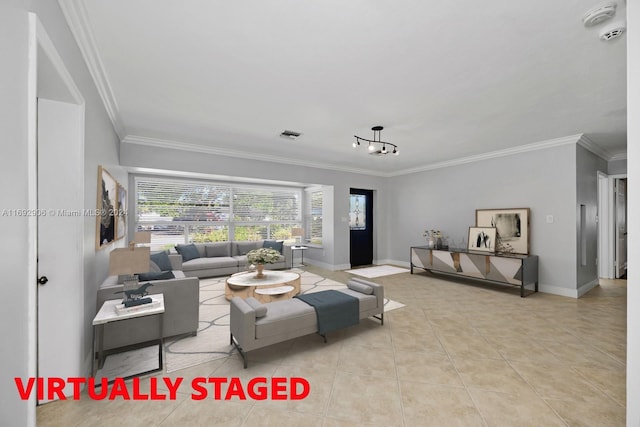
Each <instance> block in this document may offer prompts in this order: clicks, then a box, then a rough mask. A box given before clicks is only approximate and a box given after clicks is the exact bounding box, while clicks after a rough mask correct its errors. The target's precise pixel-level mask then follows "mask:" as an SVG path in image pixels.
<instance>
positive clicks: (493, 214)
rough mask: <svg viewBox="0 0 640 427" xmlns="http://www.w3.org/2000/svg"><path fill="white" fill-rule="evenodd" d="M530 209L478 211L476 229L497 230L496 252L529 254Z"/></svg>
mask: <svg viewBox="0 0 640 427" xmlns="http://www.w3.org/2000/svg"><path fill="white" fill-rule="evenodd" d="M529 221H530V209H529V208H506V209H476V227H495V228H496V233H497V236H496V240H497V241H496V251H497V252H501V253H512V254H523V255H528V254H529V236H530V230H529Z"/></svg>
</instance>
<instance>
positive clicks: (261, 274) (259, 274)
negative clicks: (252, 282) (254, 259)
mask: <svg viewBox="0 0 640 427" xmlns="http://www.w3.org/2000/svg"><path fill="white" fill-rule="evenodd" d="M256 272H257V273H256V276H255V277H256V279H262V278H263V277H264V264H256Z"/></svg>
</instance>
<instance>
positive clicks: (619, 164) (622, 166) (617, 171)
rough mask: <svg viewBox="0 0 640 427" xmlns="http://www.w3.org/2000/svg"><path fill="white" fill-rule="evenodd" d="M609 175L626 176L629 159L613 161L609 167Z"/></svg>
mask: <svg viewBox="0 0 640 427" xmlns="http://www.w3.org/2000/svg"><path fill="white" fill-rule="evenodd" d="M606 173H607V174H609V175H624V174H626V173H627V159H620V160H611V161H610V162H609V163H608V165H607V172H606Z"/></svg>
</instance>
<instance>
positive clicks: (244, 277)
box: [224, 270, 300, 302]
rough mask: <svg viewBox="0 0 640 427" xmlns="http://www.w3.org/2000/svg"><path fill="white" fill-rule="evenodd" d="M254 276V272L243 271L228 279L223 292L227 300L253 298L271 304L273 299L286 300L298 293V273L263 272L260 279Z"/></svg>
mask: <svg viewBox="0 0 640 427" xmlns="http://www.w3.org/2000/svg"><path fill="white" fill-rule="evenodd" d="M255 276H256V272H255V271H243V272H241V273H236V274H234V275H232V276H231V277H229V278H228V279H227V280H226V283H225V291H224V295H225V297H226V298H227V300H231V298H233V297H240V298H248V297H254V298H255V299H257V300H258V301H260V302H271V301H272V300H274V299H275V298H274V297H277V299H287V298H293V297H294V296H295V295H298V294H299V293H300V275H299V274H298V273H294V272H292V271H281V270H265V272H264V277H263V278H262V279H256V277H255ZM272 288H273V289H272ZM276 288H279V289H276ZM257 289H260V292H256V290H257ZM268 289H272V290H270V291H269V290H268Z"/></svg>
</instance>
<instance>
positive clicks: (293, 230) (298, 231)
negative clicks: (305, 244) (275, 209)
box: [291, 227, 304, 237]
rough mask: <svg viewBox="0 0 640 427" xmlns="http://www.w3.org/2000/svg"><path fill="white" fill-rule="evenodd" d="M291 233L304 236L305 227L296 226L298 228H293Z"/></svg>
mask: <svg viewBox="0 0 640 427" xmlns="http://www.w3.org/2000/svg"><path fill="white" fill-rule="evenodd" d="M291 235H292V236H296V237H298V236H304V229H302V228H299V227H296V228H292V229H291Z"/></svg>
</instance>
